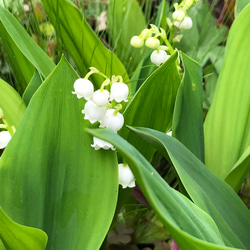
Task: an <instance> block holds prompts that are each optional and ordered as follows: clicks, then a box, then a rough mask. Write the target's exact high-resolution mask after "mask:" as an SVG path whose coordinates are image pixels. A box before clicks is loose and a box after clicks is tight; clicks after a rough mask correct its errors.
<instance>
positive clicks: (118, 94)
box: [110, 82, 129, 102]
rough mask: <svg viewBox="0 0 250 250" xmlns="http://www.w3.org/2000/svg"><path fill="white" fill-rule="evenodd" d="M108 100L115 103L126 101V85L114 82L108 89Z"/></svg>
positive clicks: (127, 90) (127, 89) (127, 91)
mask: <svg viewBox="0 0 250 250" xmlns="http://www.w3.org/2000/svg"><path fill="white" fill-rule="evenodd" d="M110 92H111V94H110V100H111V101H112V100H114V99H115V100H116V102H121V101H125V102H127V101H128V99H127V98H128V93H129V88H128V85H127V84H125V83H122V82H114V83H113V84H112V85H111V88H110Z"/></svg>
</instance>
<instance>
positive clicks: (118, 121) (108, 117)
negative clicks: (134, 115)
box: [100, 109, 124, 132]
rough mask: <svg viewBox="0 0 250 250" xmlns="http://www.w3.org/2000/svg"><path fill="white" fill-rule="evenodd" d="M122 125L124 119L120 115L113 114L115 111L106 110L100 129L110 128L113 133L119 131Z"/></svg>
mask: <svg viewBox="0 0 250 250" xmlns="http://www.w3.org/2000/svg"><path fill="white" fill-rule="evenodd" d="M123 124H124V117H123V115H122V114H121V113H119V112H117V113H116V112H115V109H108V110H107V112H106V113H105V115H104V117H103V119H102V121H101V126H100V127H106V128H112V129H113V130H114V131H115V132H117V131H118V130H120V129H121V128H122V126H123Z"/></svg>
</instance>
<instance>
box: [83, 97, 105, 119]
mask: <svg viewBox="0 0 250 250" xmlns="http://www.w3.org/2000/svg"><path fill="white" fill-rule="evenodd" d="M106 111H107V108H106V107H105V106H104V107H100V106H98V105H96V104H95V103H94V102H93V101H91V100H89V101H87V102H86V103H85V106H84V110H83V111H82V113H84V114H85V116H84V119H85V120H89V121H90V122H91V123H95V122H96V121H98V122H101V121H102V119H103V117H104V115H105V113H106Z"/></svg>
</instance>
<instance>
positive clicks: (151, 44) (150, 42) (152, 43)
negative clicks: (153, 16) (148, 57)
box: [145, 37, 160, 49]
mask: <svg viewBox="0 0 250 250" xmlns="http://www.w3.org/2000/svg"><path fill="white" fill-rule="evenodd" d="M145 45H146V46H147V47H148V48H151V49H157V48H158V47H159V46H160V41H159V40H158V39H157V38H155V37H149V38H148V39H147V40H146V42H145Z"/></svg>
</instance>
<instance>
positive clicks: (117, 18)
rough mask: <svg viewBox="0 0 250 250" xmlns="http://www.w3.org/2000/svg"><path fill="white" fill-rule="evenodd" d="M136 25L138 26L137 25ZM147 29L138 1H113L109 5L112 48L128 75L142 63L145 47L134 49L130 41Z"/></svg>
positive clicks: (109, 28) (109, 29)
mask: <svg viewBox="0 0 250 250" xmlns="http://www.w3.org/2000/svg"><path fill="white" fill-rule="evenodd" d="M135 24H136V25H135ZM146 27H147V25H146V21H145V17H144V15H143V12H142V8H141V6H140V5H139V3H138V1H136V0H111V1H110V4H109V5H108V31H109V35H110V38H111V41H112V47H113V48H114V50H115V53H116V55H117V56H118V57H119V58H120V60H121V61H122V62H123V64H124V66H125V68H126V69H127V71H128V74H131V73H133V72H134V70H135V69H136V67H137V65H138V64H139V63H140V61H141V59H142V58H143V55H144V53H145V47H143V48H140V49H138V48H134V47H132V46H131V45H130V39H131V38H132V37H133V36H135V35H139V34H140V33H141V31H142V30H143V29H145V28H146Z"/></svg>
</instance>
